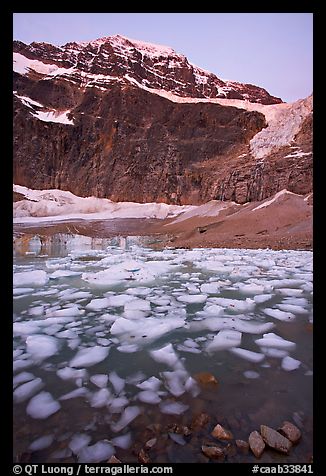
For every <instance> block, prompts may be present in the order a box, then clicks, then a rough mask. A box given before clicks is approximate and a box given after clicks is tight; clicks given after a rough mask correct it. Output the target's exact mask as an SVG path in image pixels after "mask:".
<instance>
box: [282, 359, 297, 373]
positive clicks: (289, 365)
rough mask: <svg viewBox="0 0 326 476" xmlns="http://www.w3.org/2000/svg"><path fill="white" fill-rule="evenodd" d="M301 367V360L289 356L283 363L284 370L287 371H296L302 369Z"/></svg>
mask: <svg viewBox="0 0 326 476" xmlns="http://www.w3.org/2000/svg"><path fill="white" fill-rule="evenodd" d="M300 365H301V362H300V360H296V359H293V358H292V357H289V356H286V357H284V358H283V360H282V363H281V367H282V369H283V370H287V371H291V370H296V369H298V368H299V367H300Z"/></svg>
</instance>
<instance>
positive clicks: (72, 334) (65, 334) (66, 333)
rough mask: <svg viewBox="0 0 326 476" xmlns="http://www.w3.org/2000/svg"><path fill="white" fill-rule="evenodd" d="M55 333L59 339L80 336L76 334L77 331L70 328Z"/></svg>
mask: <svg viewBox="0 0 326 476" xmlns="http://www.w3.org/2000/svg"><path fill="white" fill-rule="evenodd" d="M55 335H56V337H58V338H59V339H77V338H78V335H77V334H76V332H74V331H72V330H70V329H66V330H65V331H61V332H57V333H56V334H55Z"/></svg>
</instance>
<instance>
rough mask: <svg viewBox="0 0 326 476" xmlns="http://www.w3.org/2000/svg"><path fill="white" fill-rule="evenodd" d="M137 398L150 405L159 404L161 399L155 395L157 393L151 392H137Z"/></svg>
mask: <svg viewBox="0 0 326 476" xmlns="http://www.w3.org/2000/svg"><path fill="white" fill-rule="evenodd" d="M137 398H138V399H139V400H140V401H141V402H144V403H151V404H152V405H155V404H156V403H160V401H161V398H160V397H159V396H158V395H157V393H155V392H153V391H152V390H143V391H142V392H139V393H138V395H137Z"/></svg>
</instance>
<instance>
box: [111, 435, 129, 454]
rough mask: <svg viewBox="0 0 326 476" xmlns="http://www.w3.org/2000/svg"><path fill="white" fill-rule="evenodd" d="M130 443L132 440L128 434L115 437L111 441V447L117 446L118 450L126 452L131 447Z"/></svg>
mask: <svg viewBox="0 0 326 476" xmlns="http://www.w3.org/2000/svg"><path fill="white" fill-rule="evenodd" d="M131 443H132V439H131V434H130V433H127V434H125V435H121V436H116V437H115V438H112V440H111V444H112V445H113V446H118V447H119V448H122V449H124V450H127V449H128V448H129V447H130V446H131Z"/></svg>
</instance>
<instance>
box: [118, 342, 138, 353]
mask: <svg viewBox="0 0 326 476" xmlns="http://www.w3.org/2000/svg"><path fill="white" fill-rule="evenodd" d="M117 350H118V351H119V352H123V353H125V354H133V353H134V352H137V351H138V350H139V346H138V345H136V344H129V345H128V344H125V345H119V347H117Z"/></svg>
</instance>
